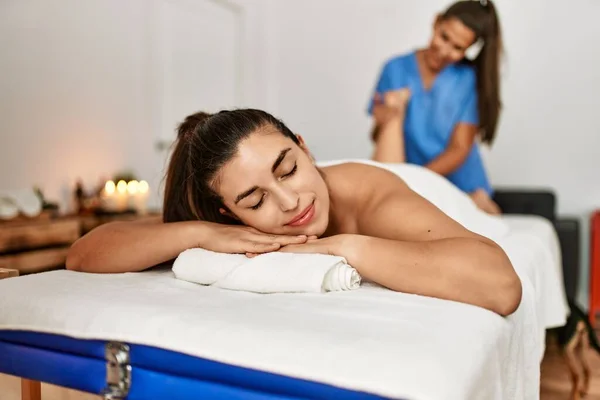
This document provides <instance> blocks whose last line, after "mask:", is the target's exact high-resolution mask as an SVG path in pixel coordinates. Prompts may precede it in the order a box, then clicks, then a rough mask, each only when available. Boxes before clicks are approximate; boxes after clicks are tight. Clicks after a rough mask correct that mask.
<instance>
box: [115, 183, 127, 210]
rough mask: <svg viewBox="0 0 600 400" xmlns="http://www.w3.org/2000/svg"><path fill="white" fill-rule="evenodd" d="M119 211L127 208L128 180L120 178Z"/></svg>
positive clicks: (118, 188)
mask: <svg viewBox="0 0 600 400" xmlns="http://www.w3.org/2000/svg"><path fill="white" fill-rule="evenodd" d="M116 196H117V211H125V210H126V209H127V182H125V181H124V180H120V181H119V182H117V193H116Z"/></svg>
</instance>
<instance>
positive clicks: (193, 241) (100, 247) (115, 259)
mask: <svg viewBox="0 0 600 400" xmlns="http://www.w3.org/2000/svg"><path fill="white" fill-rule="evenodd" d="M195 230H197V226H196V224H195V223H194V222H178V223H172V224H164V223H162V221H161V220H160V218H157V219H156V220H149V221H138V222H113V223H109V224H105V225H102V226H99V227H98V228H96V229H94V230H92V231H91V232H89V233H88V234H86V235H85V236H83V237H82V238H80V239H79V240H77V241H76V242H75V243H74V244H73V246H71V248H70V249H69V253H68V255H67V263H66V267H67V269H70V270H75V271H85V272H113V273H114V272H137V271H141V270H144V269H147V268H150V267H152V266H155V265H158V264H162V263H164V262H167V261H170V260H172V259H174V258H175V257H177V255H178V254H179V253H181V252H182V251H184V250H186V249H189V248H191V247H194V246H196V245H197V243H198V236H197V235H196V234H194V231H195Z"/></svg>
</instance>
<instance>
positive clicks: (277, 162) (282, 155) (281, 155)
mask: <svg viewBox="0 0 600 400" xmlns="http://www.w3.org/2000/svg"><path fill="white" fill-rule="evenodd" d="M290 150H292V148H291V147H288V148H287V149H283V150H281V151H280V152H279V155H278V156H277V159H276V160H275V162H274V163H273V165H272V166H271V172H275V170H276V169H277V168H278V167H279V165H281V163H282V162H283V159H284V158H285V156H286V154H287V153H288V152H289V151H290ZM257 189H258V186H252V187H251V188H250V189H248V190H246V191H245V192H243V193H240V194H238V196H237V197H236V198H235V204H237V203H239V202H240V201H242V200H243V199H245V198H246V197H248V196H250V195H251V194H252V193H254V192H255V191H256V190H257Z"/></svg>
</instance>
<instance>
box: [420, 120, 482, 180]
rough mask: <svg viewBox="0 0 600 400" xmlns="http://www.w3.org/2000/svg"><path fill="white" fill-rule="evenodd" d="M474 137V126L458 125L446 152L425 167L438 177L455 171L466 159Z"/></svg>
mask: <svg viewBox="0 0 600 400" xmlns="http://www.w3.org/2000/svg"><path fill="white" fill-rule="evenodd" d="M475 136H477V126H476V125H472V124H465V123H459V124H458V125H457V126H456V128H455V129H454V132H453V133H452V136H451V137H450V142H449V143H448V147H447V148H446V150H444V151H443V152H442V153H441V154H440V155H439V156H437V157H436V158H435V159H433V160H432V161H431V162H430V163H429V164H427V165H426V167H427V168H428V169H430V170H432V171H434V172H437V173H438V174H440V175H449V174H451V173H452V172H454V171H456V170H457V169H458V168H459V167H460V166H461V165H462V164H463V163H464V162H465V160H466V159H467V156H468V155H469V152H470V151H471V148H472V147H473V143H474V142H475Z"/></svg>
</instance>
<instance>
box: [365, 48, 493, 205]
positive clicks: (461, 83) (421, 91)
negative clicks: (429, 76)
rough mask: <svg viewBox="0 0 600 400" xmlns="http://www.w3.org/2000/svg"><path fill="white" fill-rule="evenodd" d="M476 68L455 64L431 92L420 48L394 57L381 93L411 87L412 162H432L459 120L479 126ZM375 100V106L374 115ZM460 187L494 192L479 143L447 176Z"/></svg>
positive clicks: (407, 128)
mask: <svg viewBox="0 0 600 400" xmlns="http://www.w3.org/2000/svg"><path fill="white" fill-rule="evenodd" d="M476 84H477V81H476V75H475V70H474V69H473V68H472V67H471V66H468V65H465V64H451V65H449V66H447V67H445V68H444V69H443V70H442V71H441V72H440V73H439V74H438V76H437V77H436V78H435V81H434V82H433V86H432V87H431V88H430V89H429V90H426V89H425V88H424V86H423V82H422V80H421V75H420V73H419V67H418V62H417V56H416V52H412V53H409V54H406V55H402V56H398V57H395V58H392V59H391V60H389V61H388V62H387V63H386V64H385V66H384V68H383V70H382V72H381V75H380V77H379V81H378V82H377V86H376V88H375V91H376V93H380V94H383V93H385V92H387V91H390V90H397V89H402V88H405V87H408V88H409V89H410V92H411V98H410V101H409V103H408V106H407V109H406V117H405V120H404V146H405V150H406V161H407V162H408V163H411V164H418V165H426V164H428V163H429V162H431V161H432V160H433V159H435V158H436V157H437V156H439V155H440V154H441V153H442V152H443V151H444V150H446V148H447V147H448V144H449V141H450V138H451V136H452V133H453V131H454V128H455V126H456V124H458V123H461V122H463V123H468V124H474V125H478V124H479V116H478V109H477V86H476ZM372 108H373V98H371V101H370V104H369V109H368V111H369V114H371V112H372ZM447 178H448V180H450V181H451V182H452V183H454V185H456V186H457V187H458V188H460V189H461V190H463V191H464V192H467V193H470V192H473V191H475V190H477V189H479V188H482V189H484V190H486V191H487V192H488V193H492V188H491V186H490V183H489V180H488V177H487V176H486V172H485V169H484V166H483V162H482V160H481V155H480V153H479V146H478V144H477V143H474V145H473V148H472V149H471V151H470V153H469V155H468V156H467V158H466V159H465V161H464V163H463V164H462V165H461V166H460V167H459V168H458V169H456V170H455V171H454V172H452V173H451V174H450V175H448V176H447Z"/></svg>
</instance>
